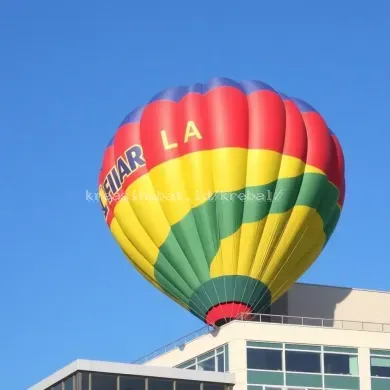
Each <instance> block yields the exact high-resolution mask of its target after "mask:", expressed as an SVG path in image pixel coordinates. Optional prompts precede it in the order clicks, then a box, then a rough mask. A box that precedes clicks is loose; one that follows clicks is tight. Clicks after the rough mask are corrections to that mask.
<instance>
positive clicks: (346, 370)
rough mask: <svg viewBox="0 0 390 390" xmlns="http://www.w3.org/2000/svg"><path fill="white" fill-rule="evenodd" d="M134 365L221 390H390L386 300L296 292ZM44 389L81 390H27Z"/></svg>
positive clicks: (346, 292) (307, 288)
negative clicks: (265, 309) (260, 311)
mask: <svg viewBox="0 0 390 390" xmlns="http://www.w3.org/2000/svg"><path fill="white" fill-rule="evenodd" d="M133 363H134V365H133V367H138V368H149V369H154V370H156V369H158V370H167V371H166V372H167V373H168V371H169V370H174V371H175V372H182V373H186V375H187V374H192V375H195V376H193V377H191V378H195V379H196V378H198V382H199V386H204V385H203V384H202V383H203V381H206V382H205V383H211V382H214V383H217V384H219V385H220V386H227V387H224V389H226V390H227V389H232V390H390V293H386V292H378V291H364V290H357V289H348V288H337V287H327V286H316V285H309V284H296V285H294V286H293V288H292V289H291V290H290V291H289V292H288V293H287V294H286V295H285V296H284V297H282V298H281V299H280V300H279V301H278V302H277V303H276V304H275V305H273V306H272V307H271V308H270V310H269V314H262V315H251V316H246V317H242V318H239V319H237V320H236V321H233V322H230V323H228V324H226V325H224V326H223V327H221V328H218V329H212V328H208V327H204V328H202V329H201V330H200V331H199V332H195V333H194V334H192V335H189V336H186V337H185V338H182V339H180V340H178V341H176V342H175V343H172V344H171V345H169V346H166V347H163V348H162V349H160V350H157V351H155V352H153V353H151V354H149V355H148V356H146V357H144V358H141V359H139V360H137V361H135V362H133ZM163 372H164V371H160V373H163ZM169 372H171V371H169ZM205 374H208V375H209V377H208V381H207V380H205V379H204V378H203V377H202V375H205ZM170 375H172V372H171V374H170ZM221 375H230V376H229V377H224V380H222V377H221ZM168 376H169V375H168ZM211 378H213V381H211ZM118 380H119V379H118ZM74 381H76V379H74ZM118 383H119V382H118ZM173 386H176V385H173ZM206 387H207V386H206ZM47 389H50V390H87V388H82V387H74V388H70V387H69V389H68V388H66V387H65V385H63V388H58V389H57V388H51V387H48V388H44V387H38V388H35V387H33V388H31V390H47ZM125 389H126V388H125ZM130 389H131V390H143V389H144V388H142V389H138V388H132V387H130ZM199 389H200V388H199ZM221 389H222V388H221ZM88 390H123V389H122V388H119V387H116V388H114V387H113V388H107V389H106V388H102V389H100V388H97V389H95V388H93V387H92V388H88ZM126 390H128V389H126ZM146 390H177V389H176V388H175V387H174V388H172V389H165V388H160V389H154V388H153V389H149V388H146ZM183 390H184V389H183ZM189 390H192V389H189ZM203 390H206V389H204V388H203ZM210 390H213V389H210Z"/></svg>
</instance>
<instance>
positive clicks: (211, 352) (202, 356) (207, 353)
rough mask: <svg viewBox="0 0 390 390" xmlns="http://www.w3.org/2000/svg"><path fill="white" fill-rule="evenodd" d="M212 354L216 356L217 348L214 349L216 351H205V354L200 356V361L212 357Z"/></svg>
mask: <svg viewBox="0 0 390 390" xmlns="http://www.w3.org/2000/svg"><path fill="white" fill-rule="evenodd" d="M212 356H215V350H214V351H210V352H206V353H204V354H203V355H200V356H198V361H199V360H203V359H207V358H210V357H212Z"/></svg>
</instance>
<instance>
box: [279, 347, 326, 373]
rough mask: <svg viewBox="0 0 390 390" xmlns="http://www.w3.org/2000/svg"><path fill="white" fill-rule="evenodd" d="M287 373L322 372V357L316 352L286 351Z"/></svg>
mask: <svg viewBox="0 0 390 390" xmlns="http://www.w3.org/2000/svg"><path fill="white" fill-rule="evenodd" d="M286 371H292V372H313V373H320V372H321V355H320V354H319V353H316V352H300V351H286Z"/></svg>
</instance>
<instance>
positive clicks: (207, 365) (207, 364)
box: [198, 356, 215, 371]
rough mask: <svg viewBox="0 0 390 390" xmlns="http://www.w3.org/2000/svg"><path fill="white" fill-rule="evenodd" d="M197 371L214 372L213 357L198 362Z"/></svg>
mask: <svg viewBox="0 0 390 390" xmlns="http://www.w3.org/2000/svg"><path fill="white" fill-rule="evenodd" d="M198 370H199V371H215V357H214V356H213V357H212V358H210V359H206V360H203V361H202V362H198Z"/></svg>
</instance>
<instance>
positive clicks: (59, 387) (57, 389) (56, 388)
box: [52, 382, 62, 390]
mask: <svg viewBox="0 0 390 390" xmlns="http://www.w3.org/2000/svg"><path fill="white" fill-rule="evenodd" d="M52 390H62V382H61V383H59V384H58V385H55V386H54V387H52Z"/></svg>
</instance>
